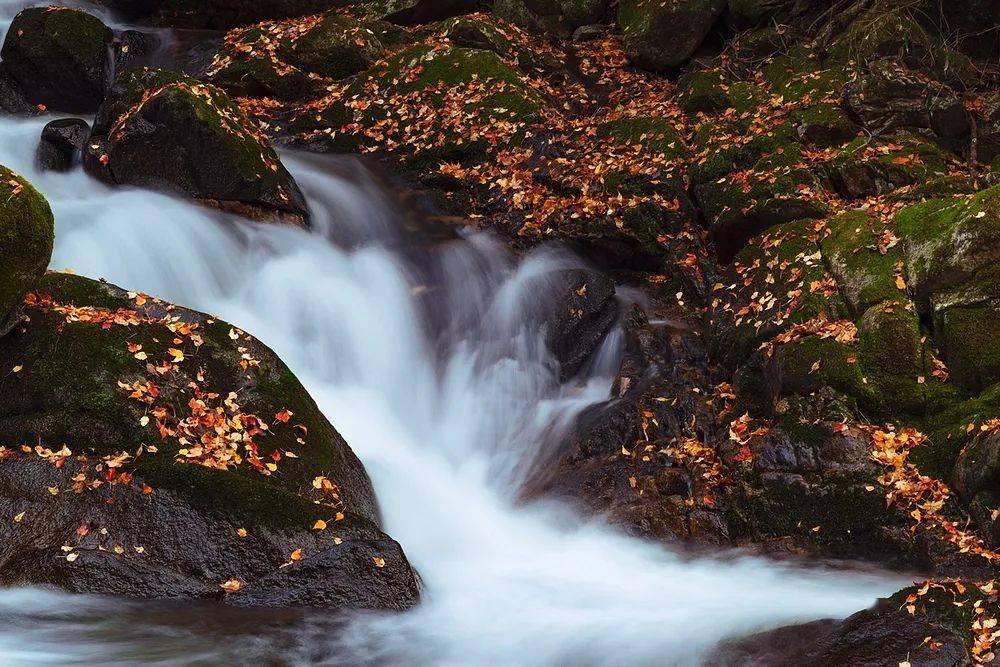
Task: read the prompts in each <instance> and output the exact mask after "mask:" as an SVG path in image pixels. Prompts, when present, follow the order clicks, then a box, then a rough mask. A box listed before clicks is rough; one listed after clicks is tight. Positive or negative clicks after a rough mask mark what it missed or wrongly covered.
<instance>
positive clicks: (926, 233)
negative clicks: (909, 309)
mask: <svg viewBox="0 0 1000 667" xmlns="http://www.w3.org/2000/svg"><path fill="white" fill-rule="evenodd" d="M896 227H897V230H898V233H899V235H900V236H901V237H902V238H903V239H904V242H905V244H906V269H907V277H908V282H909V283H910V285H911V287H912V288H913V289H914V290H915V292H916V294H917V296H918V297H919V298H921V299H927V298H929V297H930V296H931V295H932V294H940V293H942V292H944V291H946V290H955V289H960V288H961V286H962V285H963V284H964V283H966V282H967V281H969V280H970V279H972V278H973V277H974V276H975V275H976V273H977V272H978V271H980V270H982V269H984V268H986V267H988V266H990V265H991V264H993V259H992V258H993V254H992V252H994V251H995V249H998V248H1000V186H994V187H991V188H989V189H986V190H983V191H982V192H980V193H978V194H976V195H975V196H973V197H971V198H967V197H956V198H950V199H949V198H942V199H936V200H931V201H927V202H923V203H920V204H915V205H913V206H909V207H907V208H904V209H903V210H902V211H900V212H899V214H898V215H897V216H896Z"/></svg>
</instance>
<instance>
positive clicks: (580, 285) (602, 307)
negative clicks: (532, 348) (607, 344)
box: [546, 269, 618, 379]
mask: <svg viewBox="0 0 1000 667" xmlns="http://www.w3.org/2000/svg"><path fill="white" fill-rule="evenodd" d="M558 281H559V283H560V287H559V288H558V289H557V291H556V292H555V294H556V306H555V310H554V312H553V315H552V319H551V320H550V321H549V322H548V325H547V326H548V328H547V331H546V342H547V343H548V345H549V348H550V349H551V350H552V352H553V354H554V355H555V357H556V359H557V360H558V361H559V370H560V375H561V376H562V378H563V379H568V378H571V377H573V376H574V375H576V373H577V372H579V371H580V370H581V369H582V368H583V367H584V366H585V365H586V363H587V362H588V361H590V360H591V359H592V358H593V356H594V354H595V353H596V352H597V350H598V348H599V347H600V346H601V343H602V341H603V340H604V338H605V336H607V334H608V332H609V331H610V330H611V328H612V327H613V326H614V324H615V321H616V320H617V319H618V301H617V300H616V298H615V284H614V283H613V282H612V281H611V279H610V278H608V277H607V276H605V275H604V274H602V273H598V272H596V271H587V270H584V269H573V270H570V271H566V272H564V273H562V274H561V275H560V276H559V279H558Z"/></svg>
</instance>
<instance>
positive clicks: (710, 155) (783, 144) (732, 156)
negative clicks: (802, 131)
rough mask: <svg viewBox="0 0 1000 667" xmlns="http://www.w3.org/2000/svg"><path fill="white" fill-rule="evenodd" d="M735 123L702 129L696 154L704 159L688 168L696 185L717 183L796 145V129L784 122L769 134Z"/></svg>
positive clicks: (769, 131) (699, 132) (702, 126)
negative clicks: (729, 174)
mask: <svg viewBox="0 0 1000 667" xmlns="http://www.w3.org/2000/svg"><path fill="white" fill-rule="evenodd" d="M747 131H748V128H746V127H744V126H742V125H739V124H732V123H716V122H707V123H703V124H702V125H701V127H700V128H699V130H698V138H697V142H696V144H695V152H696V153H697V154H698V155H699V156H701V158H700V159H699V160H698V161H697V162H695V163H694V164H692V165H691V166H690V167H689V168H688V174H689V176H690V178H691V182H692V183H695V184H702V183H708V182H710V181H715V180H718V179H720V178H722V177H723V176H725V175H726V174H728V173H730V172H733V171H742V170H744V169H750V168H751V167H753V166H754V165H755V164H756V163H757V162H758V161H759V160H760V159H761V158H762V157H764V156H766V155H770V154H772V153H776V152H778V151H783V150H786V149H787V148H788V147H789V146H792V145H793V144H794V143H795V130H794V128H793V127H792V125H791V124H790V123H782V124H780V125H778V126H776V127H774V128H771V129H769V130H768V131H766V132H758V133H753V134H752V135H751V136H750V138H749V141H747V140H746V133H747Z"/></svg>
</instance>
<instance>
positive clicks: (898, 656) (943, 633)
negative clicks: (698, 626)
mask: <svg viewBox="0 0 1000 667" xmlns="http://www.w3.org/2000/svg"><path fill="white" fill-rule="evenodd" d="M928 637H930V638H932V639H933V640H934V641H933V642H929V641H928V639H927V638H928ZM707 664H713V665H722V666H724V667H752V666H758V665H760V666H762V665H769V666H772V667H798V666H799V665H816V666H818V667H819V666H821V667H836V666H839V665H856V666H857V667H888V666H889V665H901V664H908V665H913V667H957V666H958V665H967V664H970V661H969V653H968V651H967V649H966V647H965V641H964V638H963V637H962V634H961V633H960V632H959V630H958V628H956V627H953V624H951V623H948V622H945V621H942V620H941V619H939V618H936V617H934V616H925V615H923V614H922V613H918V614H916V615H911V614H909V613H907V612H906V611H905V610H903V609H900V608H899V604H895V603H894V602H892V601H890V600H881V601H879V603H878V604H876V605H875V606H874V607H873V608H872V609H869V610H865V611H860V612H858V613H856V614H854V615H853V616H851V617H849V618H847V619H844V620H842V621H836V620H820V621H813V622H811V623H805V624H802V625H791V626H788V627H784V628H779V629H777V630H770V631H767V632H762V633H759V634H755V635H751V636H749V637H744V638H742V639H736V640H732V641H729V642H726V643H724V644H723V645H722V646H720V647H719V648H718V649H717V650H716V651H715V652H714V653H713V654H712V655H711V656H710V657H709V659H708V661H707Z"/></svg>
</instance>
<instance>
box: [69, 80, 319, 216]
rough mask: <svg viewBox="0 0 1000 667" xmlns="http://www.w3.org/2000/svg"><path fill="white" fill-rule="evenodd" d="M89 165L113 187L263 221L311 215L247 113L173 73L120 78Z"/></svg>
mask: <svg viewBox="0 0 1000 667" xmlns="http://www.w3.org/2000/svg"><path fill="white" fill-rule="evenodd" d="M140 102H141V103H140ZM165 155H166V156H170V158H171V159H162V158H163V156H165ZM84 166H85V168H86V169H87V170H88V171H89V172H90V173H91V174H93V175H95V176H97V177H98V178H101V179H102V180H104V181H106V182H108V183H110V184H116V185H137V186H144V187H151V188H157V189H167V190H171V191H174V192H179V193H183V194H185V195H187V196H190V197H192V198H194V199H196V200H199V201H202V202H204V203H206V204H208V205H210V206H216V207H220V208H225V209H229V210H234V211H236V212H239V213H243V214H247V215H250V216H253V217H258V218H261V219H272V220H273V219H277V220H281V221H289V222H293V223H296V224H305V222H306V220H307V217H308V211H307V206H306V202H305V198H304V197H303V195H302V192H301V191H300V190H299V188H298V185H297V184H296V183H295V180H294V179H293V178H292V176H291V174H289V173H288V171H287V170H286V169H285V167H284V165H282V164H281V160H280V159H279V157H278V154H277V153H276V152H275V150H274V148H273V147H272V146H271V144H270V143H269V142H268V140H267V139H266V138H265V137H264V136H263V135H262V134H261V133H260V131H259V130H258V129H257V128H256V127H255V126H254V125H253V124H252V123H251V121H250V120H249V119H248V118H247V116H246V114H245V113H244V112H243V110H242V109H241V108H240V107H239V106H238V105H237V104H236V103H235V102H233V101H232V99H231V98H230V97H229V96H228V95H227V94H226V93H225V92H223V91H222V90H220V89H219V88H216V87H215V86H212V85H209V84H203V83H201V82H199V81H197V80H195V79H192V78H189V77H186V76H182V75H178V74H174V73H169V72H162V71H158V70H145V69H142V70H129V71H126V72H124V73H123V74H122V75H121V76H120V77H119V78H118V80H117V82H116V84H115V87H114V90H113V91H112V93H111V95H110V96H109V99H108V101H107V102H106V103H105V104H104V105H102V107H101V110H100V112H99V113H98V115H97V118H96V119H95V121H94V128H93V132H92V135H91V139H90V141H89V142H88V146H87V150H86V153H85V159H84Z"/></svg>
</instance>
